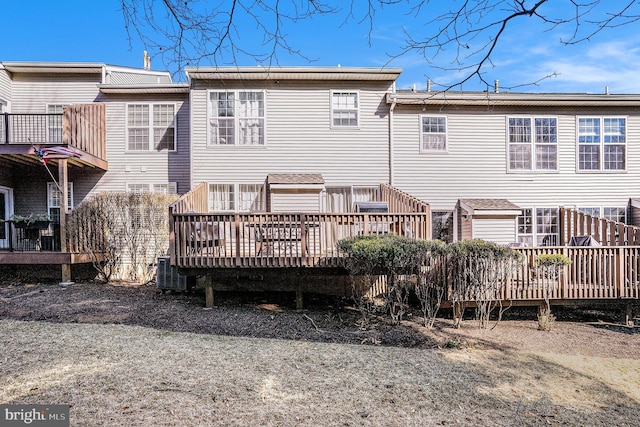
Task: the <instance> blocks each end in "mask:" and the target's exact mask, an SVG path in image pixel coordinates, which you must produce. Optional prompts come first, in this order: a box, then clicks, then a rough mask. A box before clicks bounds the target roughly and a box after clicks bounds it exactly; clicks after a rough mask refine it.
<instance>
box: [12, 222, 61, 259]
mask: <svg viewBox="0 0 640 427" xmlns="http://www.w3.org/2000/svg"><path fill="white" fill-rule="evenodd" d="M58 227H59V225H58V224H53V223H49V222H43V223H42V225H40V224H35V223H34V224H33V225H31V226H28V227H25V226H18V225H17V224H16V223H15V222H14V221H0V250H7V251H9V252H32V251H37V252H41V251H45V252H59V251H60V232H59V229H58Z"/></svg>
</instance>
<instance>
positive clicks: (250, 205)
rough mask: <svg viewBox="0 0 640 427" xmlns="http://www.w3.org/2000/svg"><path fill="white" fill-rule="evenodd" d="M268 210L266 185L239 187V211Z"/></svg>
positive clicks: (243, 185)
mask: <svg viewBox="0 0 640 427" xmlns="http://www.w3.org/2000/svg"><path fill="white" fill-rule="evenodd" d="M265 209H266V203H265V191H264V184H239V185H238V210H239V211H241V212H263V211H265Z"/></svg>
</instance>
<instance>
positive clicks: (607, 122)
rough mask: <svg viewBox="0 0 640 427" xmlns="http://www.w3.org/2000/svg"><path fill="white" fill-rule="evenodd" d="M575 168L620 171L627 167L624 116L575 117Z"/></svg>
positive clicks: (625, 122) (625, 121)
mask: <svg viewBox="0 0 640 427" xmlns="http://www.w3.org/2000/svg"><path fill="white" fill-rule="evenodd" d="M577 133H578V159H577V167H578V171H624V170H626V168H627V162H626V151H627V150H626V143H627V138H626V135H627V119H626V118H625V117H578V132H577Z"/></svg>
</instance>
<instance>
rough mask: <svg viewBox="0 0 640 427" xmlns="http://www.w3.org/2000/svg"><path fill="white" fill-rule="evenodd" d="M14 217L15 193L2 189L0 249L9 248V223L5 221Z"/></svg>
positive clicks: (0, 191)
mask: <svg viewBox="0 0 640 427" xmlns="http://www.w3.org/2000/svg"><path fill="white" fill-rule="evenodd" d="M11 215H13V191H12V190H11V189H10V188H7V187H0V249H6V248H8V247H9V223H7V222H6V221H5V220H7V219H9V218H11Z"/></svg>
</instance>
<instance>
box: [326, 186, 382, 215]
mask: <svg viewBox="0 0 640 427" xmlns="http://www.w3.org/2000/svg"><path fill="white" fill-rule="evenodd" d="M379 194H380V193H379V189H378V186H375V185H374V186H342V187H326V188H325V191H324V194H323V197H322V205H323V206H322V209H323V211H325V212H334V213H349V212H355V205H356V203H358V202H375V201H378V200H380V198H379Z"/></svg>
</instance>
